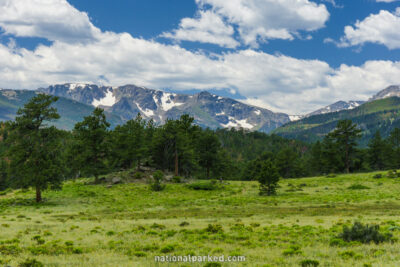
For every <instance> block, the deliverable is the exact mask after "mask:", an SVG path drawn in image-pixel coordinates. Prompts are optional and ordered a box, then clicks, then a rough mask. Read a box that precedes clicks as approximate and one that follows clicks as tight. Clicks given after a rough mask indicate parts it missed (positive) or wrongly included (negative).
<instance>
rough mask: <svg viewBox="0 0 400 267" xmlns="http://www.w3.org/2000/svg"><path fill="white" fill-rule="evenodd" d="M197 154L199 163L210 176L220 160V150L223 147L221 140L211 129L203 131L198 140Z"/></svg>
mask: <svg viewBox="0 0 400 267" xmlns="http://www.w3.org/2000/svg"><path fill="white" fill-rule="evenodd" d="M197 142H198V143H197V151H196V154H197V156H198V158H199V165H200V166H201V167H203V168H204V169H205V171H206V176H207V178H208V179H209V178H210V170H211V168H213V167H215V166H216V165H217V162H218V159H219V158H218V155H219V154H218V152H219V150H220V149H221V142H220V141H219V139H218V137H217V136H216V135H215V134H214V132H213V131H211V130H206V131H203V132H201V134H200V135H199V137H198V140H197Z"/></svg>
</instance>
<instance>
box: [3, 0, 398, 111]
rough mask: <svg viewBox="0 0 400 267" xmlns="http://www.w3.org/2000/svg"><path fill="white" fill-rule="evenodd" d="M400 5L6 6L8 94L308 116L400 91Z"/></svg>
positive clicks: (248, 1)
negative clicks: (178, 100) (178, 101)
mask: <svg viewBox="0 0 400 267" xmlns="http://www.w3.org/2000/svg"><path fill="white" fill-rule="evenodd" d="M399 28H400V1H391V0H351V1H349V0H347V1H344V0H336V1H332V0H283V1H278V0H231V1H224V0H185V1H183V0H169V1H165V0H146V1H138V0H129V1H128V0H119V1H109V0H86V1H79V0H68V1H67V0H51V1H44V0H32V1H29V2H26V1H23V0H13V1H10V0H0V56H1V58H2V59H0V87H2V88H28V89H35V88H37V87H41V86H47V85H49V84H53V83H64V82H87V83H97V84H109V85H122V84H127V83H134V84H137V85H141V86H146V87H149V88H155V89H161V90H169V91H171V90H172V91H177V92H184V93H185V92H186V93H190V92H194V91H196V90H211V91H214V92H217V93H219V94H221V95H228V96H232V97H235V98H240V99H242V100H243V101H245V102H247V103H249V104H253V105H258V106H262V107H266V108H269V109H271V110H273V111H280V112H286V113H290V114H302V113H307V112H309V111H312V110H314V109H316V108H319V107H321V106H324V105H327V104H330V103H332V102H334V101H337V100H366V99H368V97H370V96H371V95H372V94H374V93H375V92H377V91H379V90H381V89H383V88H384V87H386V86H388V85H390V84H399V83H400V31H399V30H398V29H399Z"/></svg>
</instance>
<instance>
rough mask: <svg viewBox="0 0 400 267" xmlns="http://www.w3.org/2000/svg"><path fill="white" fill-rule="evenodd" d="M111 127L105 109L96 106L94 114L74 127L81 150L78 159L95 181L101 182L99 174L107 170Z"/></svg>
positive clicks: (78, 149)
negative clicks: (106, 161) (109, 129)
mask: <svg viewBox="0 0 400 267" xmlns="http://www.w3.org/2000/svg"><path fill="white" fill-rule="evenodd" d="M109 127H110V124H109V123H108V122H107V120H106V116H105V114H104V110H102V109H100V108H95V109H94V110H93V113H92V115H90V116H87V117H85V118H84V120H83V121H82V122H78V123H77V124H76V125H75V128H74V137H75V139H76V141H77V142H76V144H75V145H76V146H77V147H78V148H77V150H76V151H79V154H77V155H76V160H77V161H78V162H79V166H80V168H82V169H83V170H84V171H85V172H86V173H87V174H90V175H94V177H95V183H98V182H99V175H101V174H103V173H105V172H106V171H107V166H106V164H105V160H106V159H107V156H108V153H109V142H108V138H109V131H108V128H109Z"/></svg>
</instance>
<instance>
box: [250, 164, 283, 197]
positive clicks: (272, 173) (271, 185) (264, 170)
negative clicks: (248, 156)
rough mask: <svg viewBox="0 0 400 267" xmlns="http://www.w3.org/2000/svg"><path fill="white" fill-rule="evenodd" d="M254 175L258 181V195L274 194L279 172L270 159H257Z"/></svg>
mask: <svg viewBox="0 0 400 267" xmlns="http://www.w3.org/2000/svg"><path fill="white" fill-rule="evenodd" d="M254 175H255V178H256V179H257V180H258V182H259V183H260V195H267V196H270V195H274V194H276V188H277V185H278V182H279V173H278V169H277V168H276V166H275V164H274V163H273V162H272V161H271V160H265V161H259V162H258V165H256V170H255V173H254Z"/></svg>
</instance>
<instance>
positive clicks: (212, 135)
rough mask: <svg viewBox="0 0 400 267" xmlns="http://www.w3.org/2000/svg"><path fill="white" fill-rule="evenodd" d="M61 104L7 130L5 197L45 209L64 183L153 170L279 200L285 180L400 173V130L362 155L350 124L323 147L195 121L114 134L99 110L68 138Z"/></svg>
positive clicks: (35, 110) (0, 173) (35, 106)
mask: <svg viewBox="0 0 400 267" xmlns="http://www.w3.org/2000/svg"><path fill="white" fill-rule="evenodd" d="M57 100H58V98H57V97H55V96H49V95H44V94H39V95H37V96H35V97H34V98H32V99H31V100H30V101H29V102H28V103H27V104H25V106H24V107H23V108H21V109H20V110H19V111H18V112H17V116H16V118H15V120H13V121H7V122H5V123H0V190H4V189H6V188H8V187H12V188H26V187H33V188H35V189H36V200H37V201H38V202H40V201H41V199H42V196H41V193H42V191H43V190H45V189H47V188H49V187H50V188H54V189H57V188H60V186H61V184H62V182H63V181H64V180H67V179H71V178H76V177H89V176H94V180H95V182H96V183H98V182H99V179H100V176H101V175H104V174H107V173H109V172H113V171H119V170H125V169H136V170H137V171H140V169H141V168H143V167H144V166H148V167H152V168H154V169H157V170H161V171H162V172H170V173H173V174H174V175H175V176H185V177H194V178H200V179H211V178H213V179H221V180H223V179H230V180H258V181H260V183H261V185H262V186H261V189H262V190H261V191H262V192H263V194H264V193H265V194H273V192H274V191H275V186H276V182H277V180H279V178H280V177H283V178H295V177H305V176H314V175H322V174H329V173H338V172H358V171H370V170H383V169H394V168H399V167H400V130H399V129H398V128H396V129H395V130H394V131H393V132H392V133H391V134H390V136H389V138H387V139H383V138H382V137H381V136H380V134H379V132H377V133H376V134H375V135H374V138H373V139H372V140H371V141H370V143H369V145H368V147H367V148H360V147H359V146H358V140H359V139H360V137H361V134H362V133H361V130H359V128H358V127H357V125H355V124H354V123H352V122H351V121H349V120H343V121H340V122H339V123H338V125H337V127H336V128H335V130H333V131H332V132H331V133H329V134H328V135H326V136H325V137H324V139H323V141H321V142H316V143H314V144H307V143H304V142H301V141H296V140H288V139H285V138H282V137H280V136H277V135H274V134H272V135H267V134H264V133H260V132H248V131H245V130H243V129H239V130H235V129H230V130H226V129H218V130H210V129H202V128H201V127H199V126H197V125H195V124H194V119H193V118H192V117H190V116H189V115H182V116H181V117H180V118H179V119H177V120H167V121H166V122H165V123H164V124H163V125H155V123H154V122H153V121H152V120H149V121H146V120H144V119H143V118H142V117H141V116H140V114H138V115H137V117H136V118H135V119H132V120H129V121H127V122H126V123H125V124H123V125H119V126H117V127H115V128H114V129H110V124H109V123H108V122H107V120H106V116H105V113H104V111H103V110H102V109H100V108H96V109H94V111H93V112H92V114H91V115H89V116H86V117H84V119H83V121H81V122H78V123H77V124H76V125H75V127H74V129H73V130H72V131H64V130H59V129H57V128H55V127H54V126H51V123H52V122H54V121H55V120H58V119H59V118H60V115H59V114H58V112H57V110H56V109H55V108H53V107H52V104H53V103H54V102H55V101H57ZM268 177H269V178H268ZM271 181H273V182H272V183H270V182H271ZM263 184H264V186H263ZM274 184H275V186H274ZM267 185H268V186H267Z"/></svg>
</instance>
